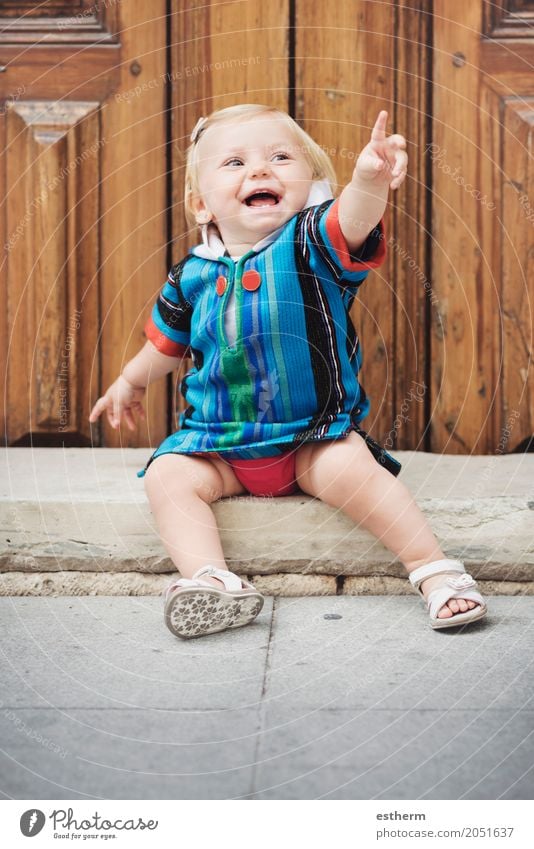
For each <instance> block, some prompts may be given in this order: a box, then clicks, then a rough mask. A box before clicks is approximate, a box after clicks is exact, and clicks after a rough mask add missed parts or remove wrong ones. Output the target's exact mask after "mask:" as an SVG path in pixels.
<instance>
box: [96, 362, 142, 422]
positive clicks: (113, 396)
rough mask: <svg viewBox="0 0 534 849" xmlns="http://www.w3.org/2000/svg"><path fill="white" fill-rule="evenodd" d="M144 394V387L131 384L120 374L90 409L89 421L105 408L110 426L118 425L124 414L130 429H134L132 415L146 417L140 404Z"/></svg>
mask: <svg viewBox="0 0 534 849" xmlns="http://www.w3.org/2000/svg"><path fill="white" fill-rule="evenodd" d="M144 394H145V389H143V388H141V387H138V386H132V384H131V383H129V382H128V381H127V380H126V378H125V377H123V376H122V374H121V375H119V377H118V378H117V380H116V381H115V383H112V384H111V386H110V387H109V389H108V391H107V392H106V394H105V395H103V396H102V398H99V399H98V401H97V402H96V404H95V406H94V407H93V409H92V410H91V415H90V416H89V421H90V422H96V420H97V418H98V417H99V416H100V415H101V414H102V413H103V412H104V410H105V411H106V415H107V417H108V422H109V423H110V425H111V427H113V428H117V427H119V425H120V421H121V418H122V416H124V418H125V420H126V424H127V425H128V427H129V428H130V430H135V421H134V415H135V414H137V415H139V417H140V418H141V419H145V418H146V416H145V411H144V410H143V406H142V404H141V398H142V397H143V395H144Z"/></svg>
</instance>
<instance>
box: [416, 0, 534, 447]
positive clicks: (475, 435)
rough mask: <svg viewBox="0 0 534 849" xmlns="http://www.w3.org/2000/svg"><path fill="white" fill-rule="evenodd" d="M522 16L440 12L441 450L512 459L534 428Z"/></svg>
mask: <svg viewBox="0 0 534 849" xmlns="http://www.w3.org/2000/svg"><path fill="white" fill-rule="evenodd" d="M518 12H520V13H521V15H520V17H521V18H523V17H525V16H526V17H528V16H530V18H531V19H532V14H533V13H534V3H528V2H523V3H513V2H506V3H505V2H501V3H499V4H497V5H496V6H495V4H494V5H493V6H492V4H490V3H482V2H479V3H476V4H470V5H467V6H466V4H465V3H462V2H460V0H456V2H447V3H445V2H444V0H439V2H436V4H435V18H436V20H439V22H440V24H439V27H438V26H435V28H434V32H435V49H434V99H433V102H434V108H433V122H434V136H433V146H432V148H431V149H430V151H429V153H430V157H431V160H432V163H433V194H434V201H433V220H434V228H433V237H434V242H433V248H432V275H433V288H434V291H435V293H436V296H437V307H436V310H435V311H434V312H433V316H432V336H431V342H432V391H433V401H434V404H433V414H432V422H431V427H432V431H431V432H432V442H431V447H432V450H435V451H443V452H448V453H465V452H474V453H493V452H495V451H500V452H502V451H505V450H506V451H509V450H511V449H512V448H513V447H514V446H517V445H519V444H520V443H521V442H522V441H523V440H524V439H525V438H526V437H528V436H529V435H531V434H532V431H533V428H532V423H533V416H534V408H533V398H532V388H533V377H532V368H530V369H529V361H530V358H531V356H532V316H531V314H530V311H529V309H528V306H527V305H529V304H531V303H532V299H533V296H534V288H533V282H532V276H530V279H529V277H528V275H527V273H526V272H527V271H528V266H529V263H531V259H530V255H531V253H532V245H533V237H532V226H531V224H529V223H528V222H527V220H526V218H527V216H525V214H524V210H523V211H522V210H521V209H520V208H519V202H518V201H519V195H520V194H524V195H525V196H528V174H529V172H530V170H531V164H530V157H529V151H530V150H531V149H532V148H531V144H532V95H533V94H534V73H533V72H532V67H534V61H533V60H534V39H533V38H532V34H531V32H532V31H531V29H529V28H528V27H527V25H525V24H521V20H520V18H519V17H518V14H517V13H518ZM527 57H530V60H529V62H528V63H527V61H526V59H527ZM518 187H521V188H518ZM510 418H511V419H512V424H513V427H512V428H510V423H511V422H510ZM504 433H506V438H505V439H504V440H503V434H504Z"/></svg>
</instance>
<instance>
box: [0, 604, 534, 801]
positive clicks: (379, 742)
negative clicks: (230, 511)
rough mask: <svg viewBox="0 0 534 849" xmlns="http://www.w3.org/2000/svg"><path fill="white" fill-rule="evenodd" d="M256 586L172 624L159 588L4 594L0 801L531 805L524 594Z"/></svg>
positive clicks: (531, 620)
mask: <svg viewBox="0 0 534 849" xmlns="http://www.w3.org/2000/svg"><path fill="white" fill-rule="evenodd" d="M488 602H489V607H490V613H489V615H488V617H487V618H486V620H482V621H481V622H480V623H477V624H473V625H472V626H470V627H468V628H465V629H464V630H461V629H453V630H451V631H449V632H442V633H436V632H433V631H432V630H431V629H430V628H429V626H428V624H427V618H426V614H425V611H424V607H423V604H422V603H421V602H420V600H419V599H418V598H417V597H416V596H415V595H413V596H409V597H395V596H369V597H365V598H357V597H350V596H339V595H338V596H327V597H316V598H275V599H272V598H269V599H267V601H266V604H265V607H264V610H263V611H262V614H261V615H260V617H259V618H258V620H257V621H256V623H254V624H253V625H251V626H249V627H246V628H243V629H239V630H236V631H229V632H225V633H223V634H218V635H212V636H210V637H204V638H201V639H197V640H191V641H180V640H178V639H177V638H175V637H173V636H172V634H170V633H169V632H168V631H167V629H166V628H165V626H164V624H163V619H162V602H161V599H159V598H154V597H143V596H141V597H129V598H119V597H77V598H74V597H63V598H41V599H39V598H3V599H0V615H1V621H2V630H3V635H4V639H3V641H2V654H3V660H2V681H3V688H2V693H1V702H2V703H1V706H0V736H1V739H2V744H1V748H2V750H3V753H2V755H1V756H0V758H1V774H2V776H3V778H2V784H1V792H2V794H3V797H4V798H16V799H87V798H89V799H91V798H99V799H100V798H111V799H159V798H162V799H173V798H177V799H189V798H201V799H221V798H222V799H229V798H247V799H251V798H253V799H309V798H326V799H347V798H348V799H369V798H380V799H422V798H424V799H497V798H504V799H531V798H532V797H533V791H534V733H533V728H534V704H533V694H534V683H533V682H534V676H533V675H532V662H533V658H534V598H532V597H525V596H518V597H507V598H505V597H499V596H496V597H491V598H489V599H488Z"/></svg>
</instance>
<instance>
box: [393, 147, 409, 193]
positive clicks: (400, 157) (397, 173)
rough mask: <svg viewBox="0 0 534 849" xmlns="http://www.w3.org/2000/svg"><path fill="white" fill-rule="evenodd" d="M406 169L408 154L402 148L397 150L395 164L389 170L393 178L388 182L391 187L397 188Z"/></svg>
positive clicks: (404, 175) (402, 179)
mask: <svg viewBox="0 0 534 849" xmlns="http://www.w3.org/2000/svg"><path fill="white" fill-rule="evenodd" d="M407 171H408V154H407V153H406V152H405V151H404V150H399V151H398V152H397V154H396V156H395V165H394V166H393V170H392V172H391V176H392V177H393V180H392V182H391V184H390V187H391V188H392V189H398V187H399V186H400V185H401V183H402V182H403V181H404V178H405V177H406V173H407Z"/></svg>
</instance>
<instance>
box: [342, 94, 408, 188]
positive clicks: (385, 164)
mask: <svg viewBox="0 0 534 849" xmlns="http://www.w3.org/2000/svg"><path fill="white" fill-rule="evenodd" d="M387 120H388V113H387V112H386V111H385V110H382V111H381V112H379V114H378V118H377V119H376V123H375V125H374V127H373V130H372V133H371V141H370V142H369V144H368V145H366V146H365V147H364V149H363V150H362V152H361V153H360V155H359V157H358V160H357V162H356V167H355V168H354V174H353V179H354V178H357V179H360V180H363V181H364V182H370V181H371V180H373V181H377V182H378V183H379V184H380V185H389V188H390V189H398V188H399V186H400V185H401V184H402V183H403V182H404V178H405V177H406V172H407V168H408V154H407V153H406V139H405V138H404V136H401V135H399V134H398V133H395V134H394V135H392V136H388V137H386V124H387Z"/></svg>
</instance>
